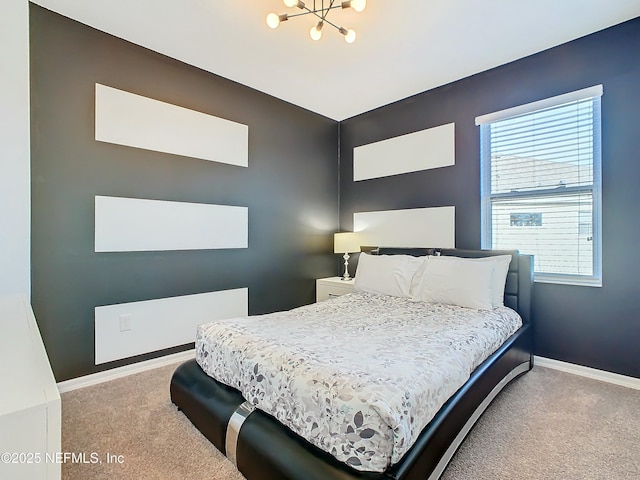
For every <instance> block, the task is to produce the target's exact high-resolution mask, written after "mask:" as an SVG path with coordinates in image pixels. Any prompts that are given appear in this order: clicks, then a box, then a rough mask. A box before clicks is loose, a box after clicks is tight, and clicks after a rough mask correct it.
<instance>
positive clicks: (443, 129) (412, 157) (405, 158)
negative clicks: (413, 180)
mask: <svg viewBox="0 0 640 480" xmlns="http://www.w3.org/2000/svg"><path fill="white" fill-rule="evenodd" d="M454 164H455V124H454V123H448V124H446V125H441V126H439V127H433V128H428V129H427V130H422V131H420V132H415V133H409V134H407V135H401V136H399V137H394V138H390V139H388V140H382V141H380V142H375V143H370V144H368V145H362V146H360V147H356V148H354V149H353V180H354V181H359V180H367V179H369V178H380V177H388V176H391V175H398V174H401V173H408V172H417V171H420V170H429V169H431V168H439V167H448V166H450V165H454Z"/></svg>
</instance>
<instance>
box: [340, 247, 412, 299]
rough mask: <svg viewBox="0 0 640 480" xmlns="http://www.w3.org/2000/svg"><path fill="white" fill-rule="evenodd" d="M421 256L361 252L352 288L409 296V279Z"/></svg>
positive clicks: (396, 295)
mask: <svg viewBox="0 0 640 480" xmlns="http://www.w3.org/2000/svg"><path fill="white" fill-rule="evenodd" d="M422 258H424V257H422ZM422 258H420V257H412V256H411V255H368V254H366V253H361V254H360V258H359V260H358V267H357V268H356V277H355V280H354V282H353V289H354V291H361V292H371V293H380V294H383V295H392V296H394V297H410V296H411V293H410V290H411V279H412V278H413V276H414V274H415V273H416V270H418V267H420V265H421V264H422Z"/></svg>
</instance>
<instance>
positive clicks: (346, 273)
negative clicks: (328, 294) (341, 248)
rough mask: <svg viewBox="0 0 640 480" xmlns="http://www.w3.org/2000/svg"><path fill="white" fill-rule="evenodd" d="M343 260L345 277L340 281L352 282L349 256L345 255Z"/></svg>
mask: <svg viewBox="0 0 640 480" xmlns="http://www.w3.org/2000/svg"><path fill="white" fill-rule="evenodd" d="M342 258H344V275H343V276H342V278H341V279H340V280H344V281H349V280H351V276H350V275H349V254H348V253H345V254H344V256H343V257H342Z"/></svg>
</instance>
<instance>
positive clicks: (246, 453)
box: [170, 248, 533, 480]
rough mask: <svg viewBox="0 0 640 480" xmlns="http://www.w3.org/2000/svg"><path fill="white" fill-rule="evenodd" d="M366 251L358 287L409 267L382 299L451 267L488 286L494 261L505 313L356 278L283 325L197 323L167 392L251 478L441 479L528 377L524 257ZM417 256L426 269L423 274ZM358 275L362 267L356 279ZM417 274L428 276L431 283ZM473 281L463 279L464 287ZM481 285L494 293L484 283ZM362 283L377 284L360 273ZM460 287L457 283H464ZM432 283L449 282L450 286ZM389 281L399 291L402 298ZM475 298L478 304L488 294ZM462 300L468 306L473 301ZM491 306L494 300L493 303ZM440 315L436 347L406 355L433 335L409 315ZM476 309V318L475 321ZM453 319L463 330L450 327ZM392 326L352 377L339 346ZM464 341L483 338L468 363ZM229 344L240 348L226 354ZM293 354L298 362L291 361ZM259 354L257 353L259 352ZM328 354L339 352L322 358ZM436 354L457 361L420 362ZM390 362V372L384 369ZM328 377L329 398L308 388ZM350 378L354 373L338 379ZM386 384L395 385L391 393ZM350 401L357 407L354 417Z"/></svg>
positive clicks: (528, 268) (271, 321) (278, 320)
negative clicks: (494, 407) (506, 393)
mask: <svg viewBox="0 0 640 480" xmlns="http://www.w3.org/2000/svg"><path fill="white" fill-rule="evenodd" d="M363 250H368V254H375V255H367V254H365V256H363V257H361V260H360V263H361V264H360V265H359V266H358V274H357V275H356V279H358V275H360V273H361V272H375V273H376V274H377V273H379V272H384V269H382V270H375V268H378V267H379V266H380V265H381V263H383V259H386V260H385V261H389V262H393V265H394V268H395V269H396V270H394V271H395V272H397V270H398V267H397V266H398V265H399V263H398V262H400V261H401V260H402V262H404V263H401V264H402V267H400V270H403V269H405V268H406V269H407V272H409V273H407V272H401V273H402V275H405V276H407V275H408V276H412V277H413V278H412V280H411V283H410V285H409V284H407V285H405V284H403V283H402V282H398V281H395V282H391V283H390V284H389V286H388V288H391V289H394V288H401V289H407V288H410V289H411V290H412V291H413V290H417V291H423V290H421V289H420V288H418V287H419V286H423V284H421V283H420V282H421V281H422V280H421V278H423V279H426V278H429V279H431V278H436V277H432V276H433V275H435V274H436V273H437V270H434V268H440V269H441V270H442V269H444V270H442V271H445V272H449V271H451V267H450V265H453V264H457V263H460V262H463V260H458V259H475V260H470V261H466V260H464V262H465V268H467V267H468V264H470V263H473V265H471V266H472V267H473V269H474V270H473V272H478V275H480V276H478V277H477V278H489V277H486V273H487V272H489V271H491V272H494V271H495V268H494V267H493V266H491V267H487V265H489V264H491V265H496V264H497V263H496V261H497V260H498V259H502V264H503V265H505V267H504V272H503V273H504V276H503V277H502V282H503V283H502V284H503V285H505V286H504V291H503V292H502V291H500V302H504V305H505V307H507V308H505V307H502V306H499V307H496V305H495V304H491V303H490V304H489V307H487V308H484V307H483V305H484V304H479V305H476V304H475V303H472V304H471V307H472V308H465V307H469V305H465V306H464V307H460V306H451V305H448V304H447V302H445V303H440V302H439V300H438V301H436V302H435V303H434V302H433V301H431V300H429V299H426V300H429V301H427V302H424V301H420V300H425V299H421V298H415V295H414V298H405V297H407V296H406V295H404V294H403V293H402V292H401V293H399V294H395V293H394V292H388V291H385V288H386V287H385V288H382V292H378V291H376V288H377V285H378V283H375V284H371V285H367V284H366V282H365V280H362V281H361V284H360V287H359V288H358V289H357V290H363V291H357V292H355V293H354V294H352V295H348V296H344V297H339V298H336V299H333V300H329V301H327V302H322V303H325V305H319V304H313V305H310V306H306V307H301V308H299V309H294V310H292V311H290V312H283V313H280V314H277V313H276V314H269V315H265V316H257V317H248V318H246V319H229V320H227V321H221V322H212V324H207V325H203V326H200V327H199V329H198V338H197V340H196V359H194V360H191V361H188V362H186V363H184V364H182V365H180V366H179V367H178V369H177V370H176V371H175V373H174V375H173V377H172V380H171V385H170V392H171V399H172V401H173V402H174V403H175V404H176V406H177V407H178V408H179V409H180V410H181V411H182V412H183V413H184V414H185V415H186V416H187V417H188V418H189V419H190V421H191V422H192V423H193V424H194V425H195V426H196V428H198V429H199V430H200V431H201V432H202V433H203V434H204V435H205V437H206V438H207V439H209V441H211V442H212V443H213V444H214V445H215V446H216V448H218V449H219V450H220V451H221V452H223V453H224V454H225V455H226V456H227V457H228V458H229V459H230V460H231V461H232V462H233V463H234V464H235V465H236V466H237V468H238V469H239V470H240V472H241V473H242V474H243V475H244V476H245V477H246V478H247V479H249V480H271V479H273V480H276V479H278V480H287V479H290V480H294V479H305V480H307V479H310V480H313V479H326V480H333V479H335V480H348V479H371V480H373V479H396V480H413V479H416V480H417V479H421V480H425V479H437V478H439V476H440V475H441V474H442V472H443V471H444V469H445V468H446V465H447V464H448V462H449V460H450V459H451V457H452V456H453V454H454V453H455V451H456V450H457V448H458V447H459V446H460V444H461V443H462V441H463V440H464V438H465V436H466V435H467V434H468V432H469V431H470V429H471V428H472V426H473V425H474V424H475V422H476V421H477V420H478V418H479V417H480V415H481V414H482V412H483V411H484V410H485V409H486V408H487V406H488V405H489V403H490V402H491V401H492V400H493V398H495V396H496V395H497V394H498V393H499V392H500V391H501V390H502V389H503V388H504V387H505V386H506V385H507V384H508V383H509V382H510V381H512V380H514V379H515V378H517V377H518V376H519V375H521V374H523V373H526V372H527V371H528V370H530V369H531V368H532V366H533V364H532V336H533V335H532V327H531V324H530V304H531V297H530V295H531V286H532V271H533V268H532V263H533V259H532V257H531V256H528V255H520V254H519V253H518V252H517V251H497V250H491V251H490V250H458V249H415V248H412V249H402V248H376V249H363ZM392 256H393V257H392ZM505 258H507V260H506V262H505V261H504V259H505ZM414 259H415V260H414ZM424 259H432V260H431V263H430V264H429V263H428V262H425V261H424ZM487 259H489V261H488V262H485V261H484V260H487ZM365 260H366V262H365ZM436 260H437V261H436ZM452 262H454V263H452ZM367 265H368V266H369V267H366V268H370V270H365V266H367ZM372 265H373V266H374V267H375V268H374V270H371V268H373V267H372ZM425 266H427V267H429V268H430V269H431V270H429V274H428V275H427V274H426V272H427V270H425ZM491 269H493V270H491ZM414 272H418V273H415V274H414ZM420 272H421V273H420ZM465 272H467V270H465ZM420 275H422V277H421V276H420ZM473 275H475V273H474V274H473ZM473 275H471V274H467V273H465V277H473ZM482 275H485V276H482ZM491 275H492V276H491V277H490V278H491V279H492V280H491V281H492V282H493V279H494V278H495V277H494V276H493V275H494V273H491ZM361 278H362V279H367V278H373V277H372V276H371V275H368V276H366V275H365V274H364V273H362V275H361ZM416 279H417V280H416ZM425 281H426V280H425ZM459 281H460V282H461V283H464V282H465V281H466V279H459ZM438 282H439V283H443V282H444V283H446V280H445V281H443V280H442V279H440V280H438ZM399 284H402V285H401V286H400V287H399V286H398V285H399ZM418 284H420V285H418ZM369 287H371V288H369ZM496 291H497V290H496ZM388 293H392V295H388ZM430 293H432V292H430ZM482 293H483V295H482V296H481V299H482V298H484V296H485V295H484V293H486V292H484V291H483V292H482ZM491 295H492V296H493V297H495V295H493V294H491ZM468 296H469V297H473V295H468ZM460 301H461V302H462V303H463V304H464V303H465V302H468V301H472V302H473V301H475V300H473V299H472V300H469V299H467V298H463V299H461V300H460ZM479 301H480V300H479ZM495 301H496V300H495V298H491V302H495ZM453 303H456V300H455V299H454V300H453ZM423 308H427V309H428V310H423ZM384 309H387V310H384ZM327 312H329V313H327ZM389 312H390V313H389ZM447 312H454V314H453V315H452V317H451V319H447V320H446V321H442V322H441V325H440V326H438V327H437V328H444V329H445V330H444V331H445V332H446V335H445V337H446V339H447V341H444V340H442V339H434V340H433V341H434V342H436V343H435V344H434V345H432V346H431V349H430V350H427V349H425V350H424V352H425V353H424V354H422V353H420V354H417V353H415V352H419V351H420V352H422V351H421V350H420V349H421V345H426V344H428V343H429V342H431V341H432V340H431V339H432V337H433V336H432V335H431V333H430V330H429V329H430V328H436V326H432V325H436V324H437V321H435V320H434V322H435V323H433V322H431V320H429V322H417V323H412V322H416V317H417V318H421V316H422V317H424V318H427V317H428V318H429V319H431V318H433V319H436V318H438V317H439V316H440V315H441V314H442V313H447ZM474 312H479V313H481V314H482V316H481V317H478V318H479V319H478V320H476V319H475V318H476V317H475V313H474ZM514 312H517V315H516V314H515V313H514ZM364 313H366V319H369V320H366V321H364V320H363V322H364V323H362V322H361V321H360V320H359V319H358V316H359V315H360V316H361V317H363V318H365V317H364ZM472 313H474V315H473V316H470V315H471V314H472ZM322 315H325V316H326V318H327V319H329V318H331V319H332V320H327V322H328V323H327V326H326V328H325V330H322V328H316V330H317V332H318V335H319V336H321V337H323V336H324V337H323V340H322V342H321V345H323V347H322V348H319V347H318V349H317V350H313V351H311V350H310V349H311V348H313V347H312V344H311V343H310V341H309V338H308V337H309V336H310V335H308V331H309V328H310V325H314V324H315V325H318V324H319V323H318V322H319V320H318V318H320V317H318V316H322ZM472 317H473V320H471V319H472ZM513 317H515V319H514V318H513ZM447 318H449V317H447ZM458 319H460V321H461V322H462V324H463V325H464V329H462V327H461V326H460V325H459V324H457V323H453V322H454V321H458ZM257 322H260V326H259V328H257V329H256V328H254V329H253V330H252V328H251V324H252V323H254V324H255V323H257ZM287 322H290V323H289V325H292V326H295V328H294V327H292V328H288V329H286V330H282V329H281V330H278V326H280V328H282V325H287ZM332 322H333V323H332ZM474 322H475V323H477V325H478V326H479V330H477V331H473V332H468V331H467V330H466V328H467V325H471V324H473V323H474ZM307 324H308V325H307ZM394 324H398V325H399V326H404V327H406V329H405V330H404V331H405V332H406V331H409V332H411V334H406V333H402V332H403V331H402V330H399V331H398V332H396V333H394V334H393V338H392V339H390V340H389V341H388V342H387V343H388V346H387V347H388V348H386V350H388V352H380V350H384V348H383V349H381V348H380V347H379V346H375V344H372V345H374V346H373V347H370V348H369V347H365V345H370V344H367V343H362V344H361V345H360V346H359V347H358V351H359V352H360V351H361V350H370V351H371V352H369V353H370V354H371V356H370V357H369V359H368V360H367V362H366V365H367V367H366V368H364V367H360V366H358V364H357V363H354V362H356V359H354V358H352V357H349V355H347V354H346V353H345V354H344V355H343V354H342V352H343V351H344V350H341V349H343V348H344V346H342V347H336V345H338V344H339V341H340V339H341V338H343V339H344V338H346V339H347V342H348V341H350V340H349V339H353V342H355V343H357V342H358V337H356V336H357V335H360V334H361V333H360V332H363V331H365V330H366V331H369V330H371V331H374V332H375V331H377V332H378V334H380V332H381V331H384V330H389V329H391V328H395V327H394ZM422 324H426V325H428V326H426V327H424V328H426V329H427V331H425V332H422V330H420V329H419V325H422ZM305 325H307V326H306V327H305ZM503 325H506V326H503ZM305 328H306V329H307V330H305ZM398 328H400V327H398ZM470 328H471V327H470ZM289 331H291V333H289ZM322 332H324V333H322ZM367 335H368V333H367ZM403 335H405V337H403ZM454 335H459V337H456V336H454ZM367 338H369V337H367ZM372 338H376V337H375V336H374V337H372ZM380 338H382V337H380ZM471 338H473V339H476V338H479V339H480V340H479V341H478V342H479V343H481V344H483V346H482V348H481V349H478V352H477V354H476V353H471V352H475V350H476V347H474V346H473V345H471V344H470V343H469V345H467V343H466V342H467V341H469V339H471ZM276 339H278V340H276ZM237 341H239V342H240V345H241V346H238V344H237V343H235V344H234V343H233V342H237ZM380 341H384V339H382V340H380V339H379V342H378V345H379V343H380ZM411 342H414V343H411ZM415 342H417V343H415ZM438 342H439V343H438ZM289 344H292V345H295V346H296V348H298V349H299V351H296V352H294V353H289V350H288V345H289ZM334 344H336V345H334ZM246 345H249V346H248V347H245V346H246ZM261 345H263V346H264V348H265V349H266V350H264V352H267V353H264V352H263V350H261V348H262V346H261ZM328 345H331V348H334V347H335V348H339V349H338V350H335V349H334V350H331V349H330V348H329V347H328ZM399 345H407V346H408V348H407V350H408V351H410V352H411V354H410V355H408V356H405V357H402V358H396V357H394V356H393V355H391V352H398V351H399V350H402V349H401V348H398V347H399ZM444 345H449V346H451V345H452V346H453V347H451V348H453V349H454V350H458V351H460V354H461V355H462V357H463V359H462V360H455V361H454V360H453V359H452V358H450V357H448V356H443V355H440V356H438V355H435V353H433V354H432V353H429V352H436V351H438V349H441V348H444ZM461 345H462V346H463V347H461ZM239 351H241V352H240V353H238V352H239ZM376 351H377V353H376ZM420 355H423V356H422V357H421V356H420ZM447 355H449V354H447ZM268 357H274V358H275V359H276V361H275V362H274V364H273V365H274V366H272V367H268V366H265V364H266V359H267V358H268ZM316 357H317V358H318V359H321V360H322V362H320V361H319V362H318V363H317V365H318V366H316V364H315V363H313V362H312V360H314V359H316ZM256 359H258V360H256ZM376 362H378V363H376ZM399 362H405V363H399ZM428 362H433V363H428ZM456 362H467V363H465V364H464V365H463V366H462V367H460V368H458V367H457V366H456V367H455V368H450V365H453V364H455V365H457V363H456ZM395 363H398V365H400V367H398V366H397V365H396V366H395V367H394V364H395ZM423 363H424V364H425V365H427V364H428V365H429V369H428V370H427V371H426V373H425V372H424V371H422V372H421V370H419V368H421V365H422V364H423ZM416 365H417V366H416ZM414 366H416V370H414ZM269 368H271V370H269ZM394 368H395V370H394ZM398 368H399V370H398ZM296 369H297V370H296ZM327 369H328V372H329V373H328V377H327V378H330V379H331V382H329V383H331V385H330V386H329V387H327V382H328V380H327V381H324V380H323V381H319V380H318V379H320V378H324V377H323V375H327ZM465 369H468V372H465V375H466V376H465V377H464V378H462V376H461V375H460V374H458V373H455V374H453V373H451V374H450V373H449V372H453V371H458V370H460V371H464V370H465ZM294 371H297V372H298V373H297V376H296V377H292V375H293V374H292V373H291V372H294ZM300 372H302V373H300ZM399 372H401V373H399ZM347 374H349V375H354V376H352V377H346V376H345V375H347ZM422 377H434V378H435V379H436V380H437V379H438V378H441V379H442V378H444V379H445V381H442V382H441V384H439V385H440V386H438V387H437V388H435V389H434V388H433V387H427V386H424V388H431V390H421V389H422V388H423V385H422V384H423V383H424V384H425V385H426V383H427V382H426V379H425V381H424V382H423V381H422ZM459 377H460V378H459ZM345 378H346V380H345ZM336 379H338V380H336ZM392 379H396V381H397V383H398V384H399V385H395V386H394V385H393V383H394V382H393V381H392ZM340 382H342V383H340ZM455 382H459V383H455ZM317 384H321V385H320V386H318V385H317ZM323 385H324V386H323ZM336 385H338V386H336ZM356 387H357V388H356ZM359 388H362V390H359ZM394 388H396V390H393V389H394ZM276 390H277V392H276ZM387 390H388V391H387ZM432 391H437V394H436V393H431V392H432ZM394 392H395V393H394ZM398 392H400V394H401V395H398ZM427 393H428V394H427ZM303 395H307V396H306V397H305V396H303ZM323 395H324V396H323ZM385 395H386V396H385ZM283 397H287V398H285V399H283ZM289 397H291V398H289ZM390 397H393V398H396V397H398V399H399V400H398V401H399V402H400V403H399V404H398V405H399V406H397V405H395V404H393V403H392V402H390V401H388V398H390ZM405 397H406V398H405ZM309 399H312V400H309ZM365 399H366V401H367V403H366V404H365ZM423 399H424V400H423ZM427 399H428V400H427ZM286 402H297V403H286ZM354 402H355V403H354ZM358 402H362V404H363V406H362V407H358V405H359V404H358ZM407 405H408V406H407ZM256 406H257V407H258V408H256ZM314 409H316V410H314ZM266 412H269V413H266ZM354 413H355V414H354ZM327 418H330V419H331V421H332V422H336V423H335V425H333V424H332V425H331V426H329V427H327ZM327 429H332V430H327Z"/></svg>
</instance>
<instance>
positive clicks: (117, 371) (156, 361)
mask: <svg viewBox="0 0 640 480" xmlns="http://www.w3.org/2000/svg"><path fill="white" fill-rule="evenodd" d="M194 356H195V350H194V349H191V350H187V351H185V352H178V353H172V354H171V355H165V356H164V357H158V358H152V359H151V360H145V361H144V362H138V363H134V364H132V365H125V366H124V367H117V368H113V369H111V370H105V371H104V372H98V373H92V374H90V375H85V376H83V377H78V378H72V379H71V380H65V381H64V382H59V383H58V384H57V385H58V391H59V392H60V393H65V392H70V391H72V390H77V389H78V388H84V387H89V386H91V385H97V384H98V383H103V382H108V381H110V380H115V379H117V378H122V377H126V376H128V375H133V374H135V373H141V372H145V371H147V370H152V369H154V368H159V367H164V366H165V365H171V364H172V363H178V362H186V361H187V360H190V359H192V358H193V357H194Z"/></svg>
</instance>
